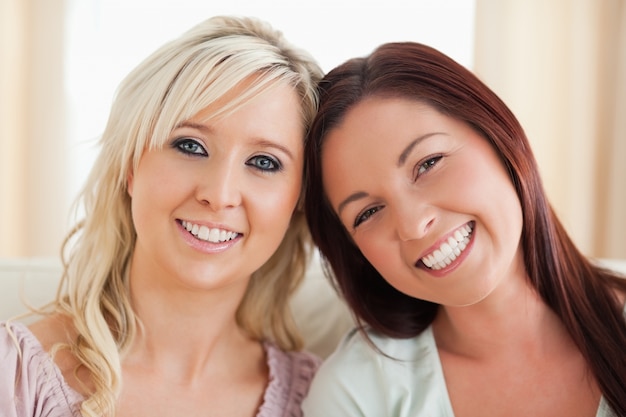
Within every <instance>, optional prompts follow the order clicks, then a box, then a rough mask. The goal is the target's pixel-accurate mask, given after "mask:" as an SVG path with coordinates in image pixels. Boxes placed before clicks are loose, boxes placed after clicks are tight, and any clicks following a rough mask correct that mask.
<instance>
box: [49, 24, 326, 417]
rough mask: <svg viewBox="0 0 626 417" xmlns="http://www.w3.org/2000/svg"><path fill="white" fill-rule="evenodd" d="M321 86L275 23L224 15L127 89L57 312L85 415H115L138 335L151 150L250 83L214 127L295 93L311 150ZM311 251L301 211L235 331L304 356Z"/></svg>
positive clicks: (106, 137) (104, 146)
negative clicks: (137, 250)
mask: <svg viewBox="0 0 626 417" xmlns="http://www.w3.org/2000/svg"><path fill="white" fill-rule="evenodd" d="M321 76H322V72H321V70H320V68H319V66H318V64H317V63H316V61H315V60H314V59H313V58H312V57H311V56H310V55H309V54H308V53H307V52H305V51H303V50H301V49H298V48H295V47H294V46H292V45H291V44H289V43H288V42H287V41H286V39H285V38H284V37H283V35H282V33H281V32H279V31H277V30H275V29H273V28H272V27H271V26H270V25H269V24H267V23H265V22H263V21H260V20H257V19H254V18H247V17H227V16H217V17H213V18H210V19H208V20H206V21H204V22H202V23H200V24H198V25H197V26H195V27H193V28H192V29H190V30H189V31H188V32H186V33H184V34H183V35H182V36H180V37H179V38H177V39H175V40H173V41H171V42H169V43H167V44H165V45H163V46H162V47H161V48H159V49H158V50H156V51H155V52H154V53H153V54H152V55H150V56H149V57H148V58H147V59H145V60H144V61H143V62H142V63H141V64H139V65H138V66H137V67H136V68H135V69H134V70H133V71H132V72H131V73H130V74H129V75H128V76H127V77H126V78H125V79H124V80H123V81H122V83H121V84H120V86H119V87H118V90H117V92H116V96H115V100H114V102H113V105H112V108H111V113H110V116H109V120H108V122H107V125H106V128H105V130H104V132H103V134H102V137H101V138H100V141H99V145H100V147H101V148H100V153H99V155H98V157H97V159H96V161H95V164H94V166H93V168H92V170H91V173H90V175H89V177H88V178H87V180H86V183H85V186H84V188H83V189H82V191H81V193H80V195H79V198H78V199H77V201H76V203H75V208H76V210H77V211H78V210H79V209H80V208H82V209H83V210H84V217H83V220H81V221H80V222H78V224H77V225H76V227H75V228H74V229H73V230H72V232H70V234H69V235H68V236H67V238H66V240H65V242H64V244H63V250H62V252H63V254H62V255H63V256H62V258H63V266H64V270H63V278H62V282H61V285H60V287H59V292H58V294H57V298H56V302H55V304H54V305H55V307H56V308H55V310H56V311H60V312H61V313H64V314H66V315H68V316H70V317H72V319H73V325H74V326H75V328H76V331H77V333H78V336H77V338H76V340H74V341H73V342H72V343H70V344H69V345H63V346H62V348H67V349H69V350H70V351H71V352H72V353H73V354H74V356H75V357H76V358H77V359H78V361H79V364H80V365H79V366H81V367H84V368H85V369H86V370H87V371H88V372H89V374H90V377H91V380H90V382H92V383H93V386H94V388H93V390H92V392H90V395H89V396H88V397H87V398H86V399H85V401H84V402H83V403H82V406H81V407H82V408H81V411H82V413H83V414H84V415H85V416H96V415H98V416H101V415H105V416H109V415H114V410H115V401H116V398H117V395H118V394H119V390H120V387H121V358H122V357H123V355H124V353H125V351H126V349H127V348H128V347H129V346H130V345H131V343H132V342H133V339H134V337H135V336H136V333H137V330H138V318H137V317H136V316H135V313H134V312H133V307H132V304H131V300H130V295H129V284H128V275H129V264H130V259H131V255H132V253H133V250H134V247H135V242H136V232H135V229H134V226H133V222H132V218H131V209H130V204H131V201H130V197H129V195H128V192H127V174H128V172H130V171H131V170H132V169H133V168H136V167H137V164H138V162H139V159H140V157H141V156H142V154H143V152H144V151H145V150H146V149H153V148H158V147H161V146H162V145H163V143H164V142H165V140H166V139H167V138H168V137H169V135H170V133H171V131H172V130H173V129H174V128H175V127H176V126H177V125H178V124H179V123H180V122H182V121H184V120H187V119H189V118H191V117H192V116H194V115H195V114H197V113H198V112H199V111H200V110H202V109H205V108H206V107H207V106H209V105H210V104H211V103H213V102H215V101H216V100H219V99H220V98H222V97H224V95H225V94H226V93H227V92H229V91H231V90H232V89H233V87H235V86H237V85H238V84H240V83H241V82H242V81H244V80H247V79H254V82H253V83H252V84H251V85H250V87H249V88H248V89H246V91H244V92H243V93H242V94H241V95H239V96H238V97H235V98H233V99H232V100H231V101H230V102H228V103H226V104H225V105H224V106H223V107H221V108H220V109H218V110H216V112H215V113H214V114H212V115H210V117H219V116H223V115H225V114H228V113H229V112H232V111H234V110H236V109H237V108H238V106H241V105H243V104H245V103H246V102H247V101H248V100H250V99H251V98H253V97H255V96H256V95H258V94H260V93H262V92H264V91H267V90H268V89H270V88H272V86H274V85H276V83H279V82H283V83H288V84H289V85H291V86H293V88H294V90H295V91H296V92H297V94H298V96H299V97H300V102H301V116H302V125H303V140H304V135H306V132H307V130H308V127H309V126H310V123H311V121H312V119H313V116H314V114H315V111H316V109H317V104H318V100H317V92H316V89H315V86H316V83H317V82H318V81H319V79H320V78H321ZM310 248H311V242H310V235H309V232H308V229H307V225H306V221H305V219H304V214H303V212H302V209H301V206H299V207H298V208H297V209H296V211H295V213H294V214H293V217H292V219H291V224H290V226H289V229H288V231H287V233H286V235H285V237H284V239H283V242H282V243H281V245H280V246H279V248H278V250H277V251H276V253H275V254H274V255H273V256H272V257H271V258H270V259H269V260H268V261H267V262H266V263H265V264H264V265H263V266H262V267H261V268H260V269H259V270H258V271H256V272H255V273H254V274H253V277H252V279H251V282H250V285H249V286H248V289H247V292H246V293H245V295H244V298H243V300H242V302H241V304H240V306H239V308H238V311H237V322H238V324H239V325H240V326H241V327H242V328H243V329H244V330H245V331H247V332H248V333H249V334H250V335H251V336H252V337H254V338H256V339H258V340H271V341H273V342H274V343H276V344H277V345H278V346H279V347H281V348H282V349H285V350H294V349H299V348H301V346H302V341H301V339H300V336H299V334H298V332H297V329H296V327H295V324H294V322H293V319H292V316H291V313H290V310H289V307H288V298H289V295H290V294H291V293H292V292H293V290H294V289H295V288H296V287H297V285H298V284H299V283H300V281H301V280H302V277H303V275H304V271H305V268H306V264H307V262H308V256H309V252H310ZM58 348H59V346H57V349H58Z"/></svg>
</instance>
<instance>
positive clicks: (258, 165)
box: [172, 138, 283, 173]
mask: <svg viewBox="0 0 626 417" xmlns="http://www.w3.org/2000/svg"><path fill="white" fill-rule="evenodd" d="M172 147H173V148H175V149H176V150H177V151H179V152H181V153H183V154H185V155H189V156H209V154H208V152H207V151H206V149H204V146H202V144H200V143H199V142H198V141H197V140H195V139H192V138H180V139H178V140H175V141H174V143H172ZM262 164H265V166H263V165H262ZM246 165H248V166H250V167H252V168H254V169H257V170H259V171H262V172H270V173H271V172H277V171H280V170H282V169H283V166H282V164H281V163H280V161H279V160H278V159H276V158H273V157H270V156H267V155H256V156H253V157H252V158H250V159H249V160H248V161H246ZM267 165H269V167H268V166H267Z"/></svg>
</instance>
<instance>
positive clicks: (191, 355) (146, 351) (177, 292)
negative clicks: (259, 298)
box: [123, 270, 262, 381]
mask: <svg viewBox="0 0 626 417" xmlns="http://www.w3.org/2000/svg"><path fill="white" fill-rule="evenodd" d="M133 272H135V273H133ZM136 272H137V271H133V270H131V276H130V292H131V300H132V304H133V309H134V311H135V313H136V315H137V318H138V321H139V323H140V324H139V326H138V331H137V335H136V337H135V339H134V341H133V344H132V346H131V347H130V349H129V351H128V352H127V354H126V355H125V356H124V359H123V362H124V366H134V367H140V368H145V369H152V370H154V372H160V373H162V374H164V375H167V377H168V378H170V379H178V380H181V381H194V380H198V379H200V378H201V377H202V375H203V374H204V375H206V371H207V370H208V369H212V368H214V369H215V368H223V367H224V365H225V364H228V363H229V362H228V361H232V358H233V356H235V357H237V355H239V353H236V352H243V351H247V352H250V353H256V356H258V355H259V354H261V355H262V346H261V345H260V343H258V341H254V340H252V339H250V338H249V337H247V335H246V334H245V332H244V331H243V330H242V329H241V328H240V327H239V326H238V324H237V322H236V312H237V308H238V307H239V304H240V302H241V300H242V298H243V295H244V293H245V290H246V284H247V282H248V280H240V281H239V282H238V283H236V284H233V285H229V286H224V287H220V288H216V289H199V288H188V287H185V286H182V285H181V286H178V285H172V284H171V283H172V281H173V280H168V279H163V280H160V279H158V277H155V276H154V275H151V276H150V277H149V279H147V275H146V274H143V275H142V274H138V273H136Z"/></svg>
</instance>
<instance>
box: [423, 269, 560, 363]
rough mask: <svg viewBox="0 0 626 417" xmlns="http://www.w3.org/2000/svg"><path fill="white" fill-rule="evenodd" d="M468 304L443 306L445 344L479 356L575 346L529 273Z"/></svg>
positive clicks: (440, 341) (438, 333) (439, 335)
mask: <svg viewBox="0 0 626 417" xmlns="http://www.w3.org/2000/svg"><path fill="white" fill-rule="evenodd" d="M514 282H515V283H514V284H513V283H511V281H509V284H510V285H509V284H507V285H506V286H505V288H497V289H496V290H495V291H494V292H493V293H492V294H490V295H489V296H488V297H487V298H486V299H484V300H482V301H481V302H479V303H477V304H475V305H472V306H467V307H449V306H443V307H442V308H441V309H440V311H439V313H438V314H437V317H436V318H435V321H434V322H433V331H434V334H435V338H436V340H437V345H438V347H439V349H443V350H444V351H446V352H448V353H453V354H458V355H462V356H467V357H473V358H476V359H490V358H495V357H497V356H498V355H512V356H515V355H520V354H523V355H525V356H528V355H537V356H544V355H550V354H553V353H554V351H555V349H559V350H560V349H562V348H564V347H567V348H569V347H571V346H572V341H571V338H570V336H569V334H568V333H567V331H566V330H565V328H564V326H563V324H562V322H561V320H560V319H559V318H558V317H557V316H556V314H554V312H553V311H552V310H551V309H550V308H549V307H548V306H547V305H546V304H545V303H544V302H543V300H542V299H541V297H540V296H539V295H538V294H537V292H536V291H535V289H534V288H533V287H532V286H531V285H530V284H529V283H528V281H527V279H526V277H523V278H521V279H518V280H517V281H514Z"/></svg>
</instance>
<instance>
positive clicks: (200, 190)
mask: <svg viewBox="0 0 626 417" xmlns="http://www.w3.org/2000/svg"><path fill="white" fill-rule="evenodd" d="M240 171H241V170H238V169H237V164H236V163H235V162H234V161H228V160H225V161H214V163H212V164H211V165H210V167H209V168H208V169H206V170H202V172H201V173H200V176H201V178H200V180H199V183H198V187H197V188H196V198H197V200H198V201H200V203H201V204H203V205H206V206H209V207H210V208H211V209H212V210H213V211H218V210H223V209H226V208H229V207H236V206H238V205H239V204H241V201H242V187H243V185H244V184H243V178H242V177H241V175H240Z"/></svg>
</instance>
